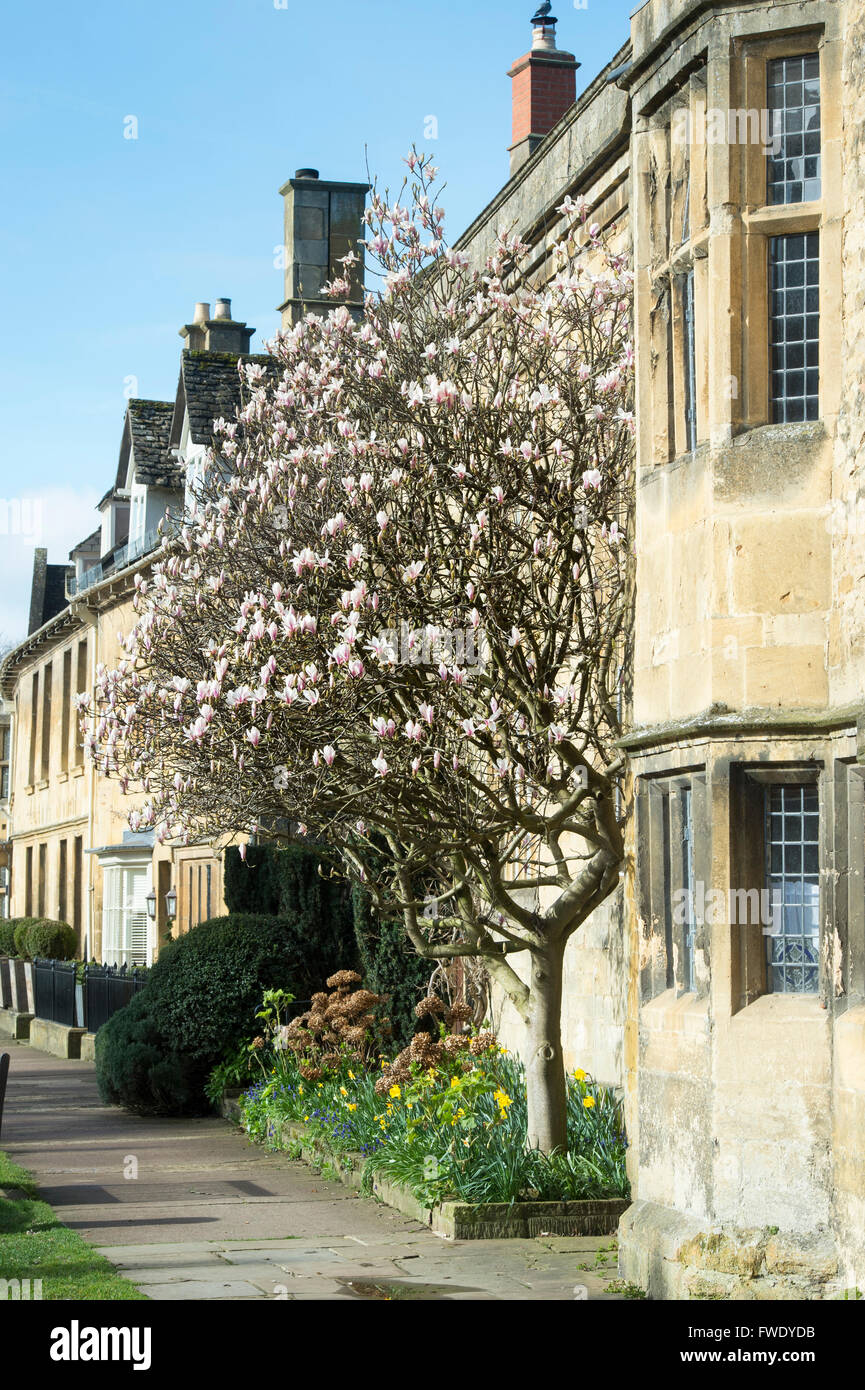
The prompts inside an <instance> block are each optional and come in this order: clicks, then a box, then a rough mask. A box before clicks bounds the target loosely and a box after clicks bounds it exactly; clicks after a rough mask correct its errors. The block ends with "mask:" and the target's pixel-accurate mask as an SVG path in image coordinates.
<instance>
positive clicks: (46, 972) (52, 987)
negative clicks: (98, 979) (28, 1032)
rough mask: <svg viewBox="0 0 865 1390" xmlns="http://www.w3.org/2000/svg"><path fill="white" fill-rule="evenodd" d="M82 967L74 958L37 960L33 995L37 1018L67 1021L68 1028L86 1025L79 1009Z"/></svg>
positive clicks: (52, 1021) (55, 1021) (34, 969)
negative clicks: (78, 976) (77, 994)
mask: <svg viewBox="0 0 865 1390" xmlns="http://www.w3.org/2000/svg"><path fill="white" fill-rule="evenodd" d="M77 971H78V967H77V965H76V964H75V961H74V960H34V962H33V994H34V1000H35V1006H36V1017H37V1018H45V1019H48V1020H49V1021H50V1022H51V1023H63V1024H65V1026H66V1027H67V1028H75V1027H76V1026H77V1027H81V1026H82V1022H83V1021H82V1020H81V1019H79V1018H78V1017H77V1016H76V1015H77V1010H76V1008H75V977H76V974H77Z"/></svg>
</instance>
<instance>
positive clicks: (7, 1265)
mask: <svg viewBox="0 0 865 1390" xmlns="http://www.w3.org/2000/svg"><path fill="white" fill-rule="evenodd" d="M10 1188H11V1189H13V1190H14V1191H13V1195H12V1196H11V1197H6V1196H4V1195H3V1189H10ZM19 1194H20V1195H19ZM0 1279H6V1280H12V1279H22V1280H23V1279H29V1280H30V1281H31V1289H32V1287H33V1284H32V1281H33V1280H34V1279H41V1280H42V1298H43V1300H46V1301H47V1300H52V1299H53V1300H60V1299H82V1300H84V1299H91V1300H103V1299H119V1300H145V1301H146V1298H145V1295H144V1294H143V1293H139V1291H138V1289H136V1287H135V1285H134V1284H130V1282H129V1280H128V1279H123V1278H122V1277H121V1276H120V1275H119V1274H118V1273H117V1271H116V1270H115V1268H114V1266H113V1265H111V1264H109V1262H108V1260H106V1259H104V1258H103V1256H102V1255H97V1253H96V1251H95V1250H94V1249H93V1247H92V1246H90V1245H88V1244H87V1241H86V1240H83V1239H82V1237H81V1236H79V1235H77V1234H76V1232H75V1231H70V1230H69V1227H68V1226H63V1225H61V1223H60V1222H59V1221H58V1220H57V1217H56V1216H55V1215H54V1212H53V1211H52V1210H51V1208H50V1207H49V1205H48V1203H47V1202H40V1200H39V1197H38V1194H37V1189H36V1184H35V1183H34V1181H33V1178H32V1176H31V1175H30V1173H28V1172H27V1170H26V1169H25V1168H19V1167H18V1165H17V1163H12V1162H11V1161H10V1159H9V1158H8V1157H7V1155H6V1154H4V1153H2V1152H0ZM31 1297H32V1293H31Z"/></svg>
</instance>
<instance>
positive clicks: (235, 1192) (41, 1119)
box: [0, 1035, 621, 1301]
mask: <svg viewBox="0 0 865 1390" xmlns="http://www.w3.org/2000/svg"><path fill="white" fill-rule="evenodd" d="M0 1051H7V1052H9V1053H10V1054H11V1064H10V1070H9V1085H8V1090H7V1095H6V1109H5V1114H4V1117H3V1133H2V1138H0V1147H2V1148H3V1149H4V1150H5V1151H6V1152H7V1153H8V1154H9V1155H10V1157H11V1158H12V1159H13V1160H14V1161H15V1162H16V1163H19V1164H21V1165H22V1166H23V1167H25V1168H29V1169H30V1171H31V1172H32V1173H33V1175H34V1177H35V1179H36V1181H37V1182H38V1184H39V1187H40V1194H39V1195H40V1196H41V1197H42V1198H43V1199H44V1200H45V1201H46V1202H49V1203H50V1204H51V1206H52V1207H53V1208H54V1211H55V1212H56V1213H57V1217H58V1219H59V1220H60V1221H62V1222H63V1223H64V1224H65V1225H67V1226H70V1227H71V1228H72V1229H73V1230H75V1231H77V1232H78V1233H79V1234H80V1235H82V1236H83V1237H84V1238H85V1239H86V1240H88V1241H89V1242H90V1243H91V1244H92V1245H94V1246H95V1247H96V1249H97V1250H98V1251H99V1252H100V1254H102V1255H105V1256H106V1258H107V1259H109V1260H110V1261H111V1262H112V1264H114V1265H116V1266H117V1269H118V1270H119V1272H120V1273H121V1274H123V1275H125V1277H126V1278H127V1279H130V1280H131V1281H132V1282H133V1283H134V1284H135V1285H137V1287H138V1288H139V1289H141V1291H142V1292H143V1293H145V1294H146V1295H147V1296H148V1297H149V1298H153V1299H159V1300H164V1299H172V1300H181V1299H206V1300H226V1299H228V1300H231V1301H235V1300H244V1299H256V1300H261V1299H291V1300H294V1299H300V1300H303V1299H328V1300H332V1299H337V1298H343V1299H344V1298H351V1299H357V1298H372V1299H380V1300H386V1299H394V1300H395V1299H411V1300H419V1299H420V1300H436V1299H458V1300H484V1301H488V1300H501V1299H520V1300H523V1299H528V1300H544V1301H546V1300H563V1299H564V1300H570V1301H573V1300H574V1299H578V1300H582V1299H588V1300H589V1301H595V1300H599V1299H603V1300H610V1299H614V1298H618V1297H621V1295H620V1294H617V1293H610V1292H607V1287H608V1285H609V1284H610V1283H611V1282H613V1281H614V1280H615V1279H616V1267H615V1258H616V1257H615V1253H609V1246H610V1243H611V1242H610V1239H609V1238H607V1237H595V1236H591V1237H585V1236H575V1237H564V1236H538V1237H536V1238H535V1239H533V1240H477V1241H445V1240H442V1239H441V1238H440V1237H438V1236H435V1235H433V1234H432V1232H430V1231H429V1230H427V1229H426V1227H424V1226H422V1225H420V1224H419V1223H418V1222H416V1221H412V1220H411V1219H410V1218H408V1217H405V1216H403V1215H401V1213H399V1212H396V1211H393V1210H392V1209H391V1208H390V1207H386V1206H383V1205H382V1204H381V1203H379V1202H376V1201H375V1200H374V1199H373V1198H365V1197H358V1196H357V1195H356V1193H354V1192H352V1191H351V1190H350V1189H349V1188H346V1187H343V1186H342V1185H341V1184H339V1183H336V1182H331V1181H328V1180H327V1179H325V1178H323V1177H319V1176H317V1175H316V1174H315V1173H314V1172H313V1171H312V1169H310V1168H308V1167H307V1166H306V1165H305V1164H303V1163H301V1162H299V1161H292V1160H290V1159H288V1158H286V1157H284V1156H283V1155H279V1154H273V1153H269V1152H267V1150H265V1149H262V1148H260V1147H259V1146H257V1145H252V1144H250V1143H249V1142H248V1140H247V1139H246V1136H245V1135H244V1134H243V1133H242V1132H241V1131H240V1130H238V1129H236V1128H235V1127H234V1126H231V1125H229V1124H228V1123H227V1122H226V1121H225V1120H220V1119H218V1118H215V1117H214V1118H204V1119H182V1120H171V1119H145V1118H141V1117H138V1116H135V1115H128V1114H126V1113H125V1112H124V1111H122V1110H118V1109H116V1108H114V1107H113V1106H106V1105H103V1104H102V1103H101V1101H100V1099H99V1094H98V1091H97V1088H96V1080H95V1076H94V1069H93V1066H92V1064H91V1063H89V1062H74V1061H61V1060H59V1059H58V1058H56V1057H51V1056H49V1055H48V1054H47V1053H44V1052H40V1051H38V1050H37V1049H36V1048H32V1047H30V1046H28V1045H27V1044H24V1043H19V1042H14V1041H12V1040H11V1039H9V1038H8V1037H4V1036H2V1035H0ZM604 1247H607V1250H606V1251H605V1250H604ZM581 1265H588V1266H590V1268H588V1269H581V1268H580V1266H581ZM2 1273H3V1270H2V1238H0V1277H2ZM614 1287H615V1285H614Z"/></svg>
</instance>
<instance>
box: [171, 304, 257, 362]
mask: <svg viewBox="0 0 865 1390" xmlns="http://www.w3.org/2000/svg"><path fill="white" fill-rule="evenodd" d="M254 332H255V329H254V328H247V326H246V324H245V323H240V322H239V321H237V320H235V319H233V318H232V317H231V300H230V299H217V301H216V307H215V309H214V312H213V317H212V318H211V314H210V304H209V303H206V302H204V301H202V302H201V303H199V304H196V306H195V313H194V314H193V315H192V323H185V324H184V325H183V327H182V328H181V329H180V336H181V338H183V339H184V340H185V341H184V344H183V346H184V347H185V348H188V349H189V351H190V352H230V353H232V354H233V355H234V356H237V357H240V356H242V354H243V353H246V352H249V340H250V338H251V337H252V335H253V333H254Z"/></svg>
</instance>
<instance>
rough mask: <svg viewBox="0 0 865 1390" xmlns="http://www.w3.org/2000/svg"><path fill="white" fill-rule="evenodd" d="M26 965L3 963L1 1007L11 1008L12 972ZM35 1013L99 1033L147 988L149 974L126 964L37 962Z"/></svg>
mask: <svg viewBox="0 0 865 1390" xmlns="http://www.w3.org/2000/svg"><path fill="white" fill-rule="evenodd" d="M16 964H18V965H21V966H22V969H23V964H22V962H20V961H19V962H15V961H9V960H0V1008H4V1009H11V1008H13V1007H14V1004H13V997H14V996H13V990H12V978H11V972H12V969H13V967H14V966H15V965H16ZM32 968H33V996H34V1011H35V1014H36V1017H37V1018H44V1019H47V1020H48V1021H49V1022H51V1023H62V1024H63V1025H64V1026H65V1027H67V1028H87V1029H88V1031H89V1032H91V1033H95V1032H96V1031H97V1029H99V1028H101V1027H102V1025H103V1023H107V1022H108V1020H109V1018H111V1015H112V1014H116V1013H117V1010H118V1009H122V1008H123V1006H124V1005H125V1004H128V1003H129V1001H130V999H131V998H132V996H133V995H134V994H136V993H137V991H138V990H140V989H142V988H143V987H144V984H145V983H146V981H147V976H148V973H149V972H148V971H147V970H145V969H143V968H137V969H134V970H130V969H129V967H128V966H126V965H97V964H96V963H95V962H94V963H92V964H90V965H85V966H84V969H83V971H82V969H81V967H80V965H78V964H76V962H75V961H71V960H69V961H67V960H34V961H33V966H32Z"/></svg>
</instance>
